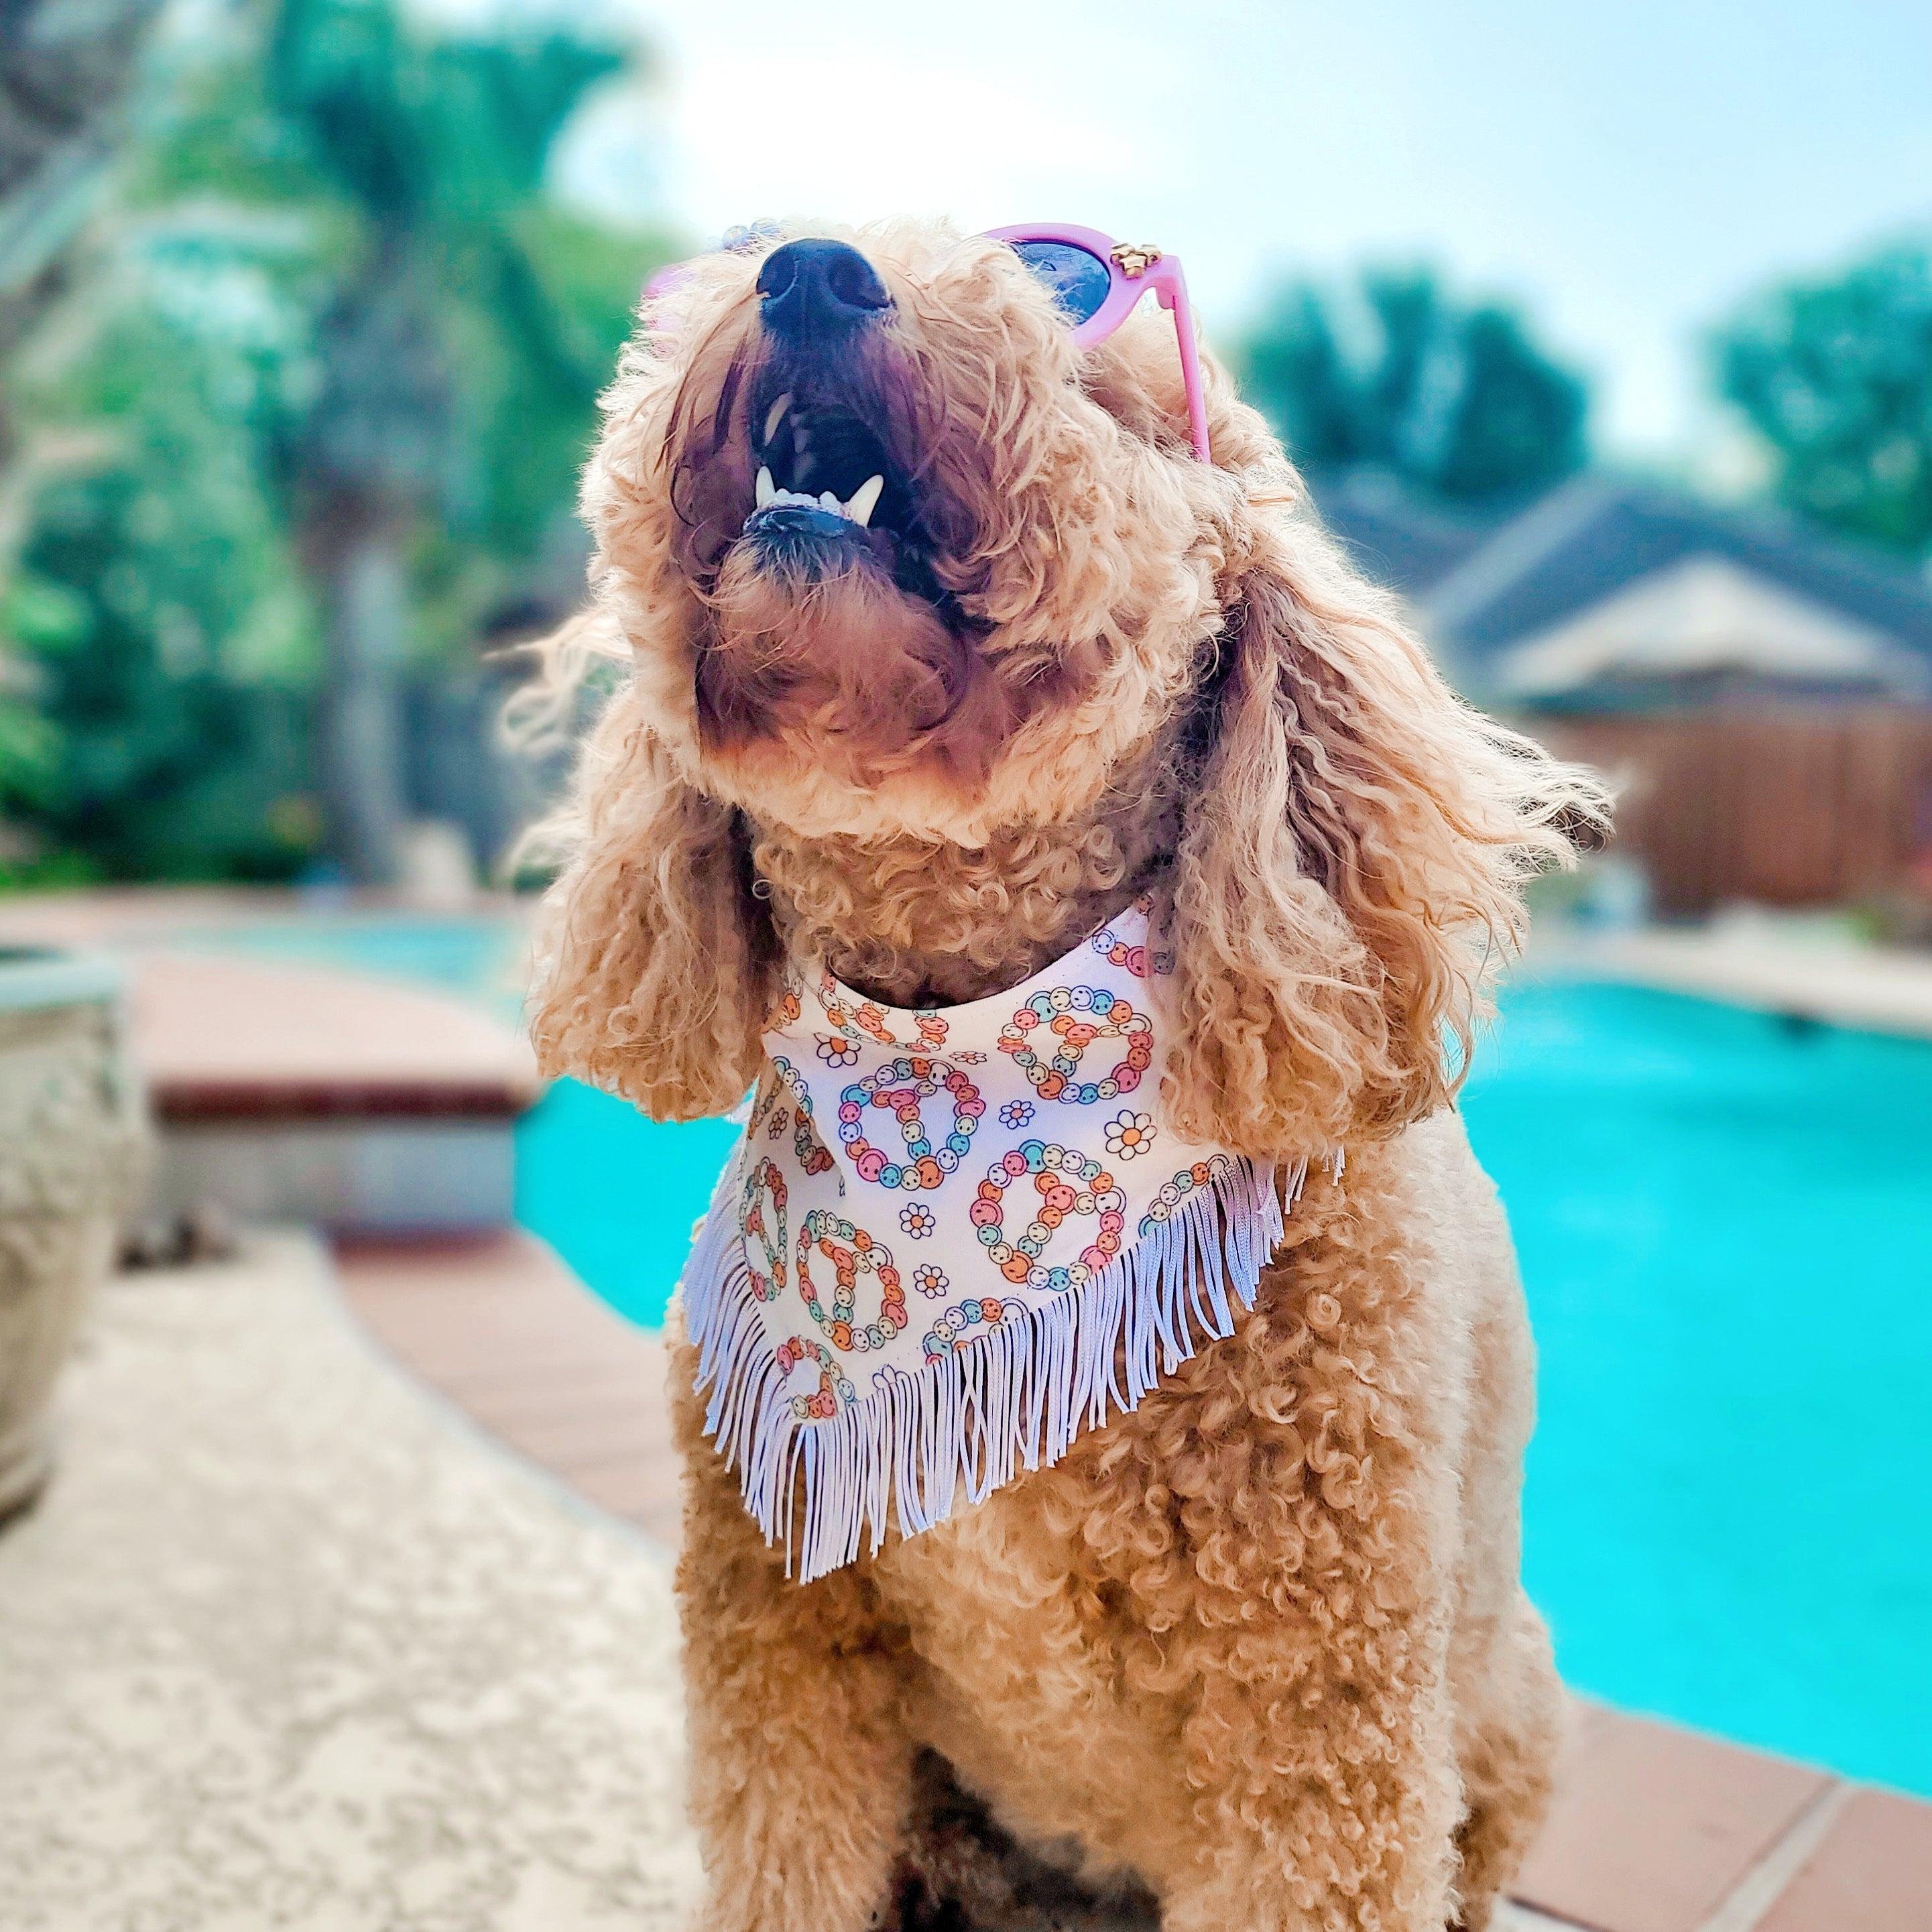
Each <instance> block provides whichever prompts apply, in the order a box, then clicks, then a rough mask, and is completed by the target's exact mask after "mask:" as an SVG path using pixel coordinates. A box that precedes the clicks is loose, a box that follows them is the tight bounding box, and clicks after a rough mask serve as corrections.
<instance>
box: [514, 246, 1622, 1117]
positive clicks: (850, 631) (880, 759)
mask: <svg viewBox="0 0 1932 1932" xmlns="http://www.w3.org/2000/svg"><path fill="white" fill-rule="evenodd" d="M1205 368H1206V372H1207V373H1206V377H1205V401H1206V406H1207V414H1208V430H1209V439H1210V445H1211V450H1212V453H1213V458H1214V460H1213V461H1212V463H1204V462H1202V461H1201V460H1199V459H1198V458H1197V457H1196V455H1195V453H1194V451H1193V446H1192V443H1191V441H1190V425H1189V416H1188V410H1187V392H1186V389H1185V386H1184V380H1183V375H1182V371H1181V363H1180V359H1179V357H1178V354H1177V345H1176V338H1175V332H1174V329H1173V328H1172V326H1171V325H1169V323H1166V321H1165V320H1163V318H1161V317H1160V316H1159V315H1158V314H1150V313H1146V312H1143V313H1142V314H1138V315H1136V316H1135V317H1133V318H1132V319H1130V320H1129V321H1128V322H1127V323H1126V324H1125V326H1123V327H1121V329H1119V330H1118V331H1117V332H1115V334H1113V335H1112V336H1111V337H1109V339H1108V340H1107V341H1106V342H1105V344H1103V345H1102V346H1101V347H1100V348H1099V349H1098V350H1093V351H1089V352H1087V353H1082V350H1079V348H1078V347H1076V344H1074V342H1073V339H1072V337H1071V333H1070V329H1069V326H1068V321H1067V315H1066V314H1065V312H1064V310H1063V309H1062V308H1061V305H1059V303H1058V302H1057V300H1056V299H1055V295H1054V293H1052V292H1051V291H1050V290H1049V288H1048V287H1046V286H1043V284H1042V283H1041V282H1040V281H1037V280H1036V279H1035V278H1034V275H1032V274H1031V273H1029V272H1028V269H1027V268H1026V267H1025V266H1023V265H1022V262H1021V260H1020V259H1019V257H1018V256H1017V255H1016V254H1015V252H1014V251H1013V250H1012V249H1010V248H1007V246H1006V245H1004V244H1003V243H1001V242H998V241H995V240H992V239H986V238H977V239H966V238H962V237H961V236H958V235H956V234H955V233H953V232H951V231H950V230H948V229H944V228H942V227H940V226H936V225H934V224H912V223H895V224H891V225H889V226H881V227H880V228H877V229H866V230H864V231H860V232H857V233H848V234H836V235H835V234H832V233H810V234H794V235H793V236H790V237H789V238H788V239H787V238H783V237H780V236H775V235H774V236H772V237H770V238H769V239H767V240H766V241H764V242H762V243H760V244H759V245H754V246H753V247H751V248H746V249H744V250H741V251H721V252H719V253H718V254H714V255H712V256H709V257H703V258H701V259H700V260H698V261H697V262H696V263H693V264H691V265H690V266H689V267H688V269H686V270H685V271H684V272H682V275H680V277H679V279H678V280H677V281H676V284H675V286H673V287H672V288H670V290H667V292H665V293H664V294H663V295H662V296H660V297H659V298H658V299H656V300H655V302H652V303H649V304H647V305H646V317H645V319H644V326H643V329H641V330H640V334H639V335H638V337H637V339H636V340H635V341H634V342H633V344H631V347H630V348H629V349H628V350H627V351H626V353H625V358H624V361H623V363H622V367H621V368H620V371H619V376H618V379H617V380H616V383H615V384H614V385H613V387H612V389H611V390H610V392H609V394H608V395H607V398H606V399H605V423H604V434H603V437H602V439H601V442H600V444H599V446H598V451H597V453H596V455H595V458H594V459H593V460H592V463H591V466H590V469H589V473H588V477H587V479H586V485H585V490H584V505H585V510H586V516H587V517H588V519H589V522H590V524H591V526H592V530H593V532H594V534H595V538H596V541H597V554H596V559H595V564H594V565H593V569H592V578H593V583H594V585H595V592H596V606H595V610H594V612H593V613H592V616H591V618H590V619H589V620H588V623H587V627H586V628H587V629H588V630H589V631H592V632H594V633H595V634H598V635H601V637H602V638H603V640H604V641H605V643H606V644H607V646H614V647H615V648H616V649H617V650H618V651H619V652H621V654H622V656H623V657H624V658H625V660H626V661H627V662H628V667H629V676H628V680H627V681H626V682H625V684H624V685H623V687H622V688H621V689H620V691H619V693H618V694H617V695H616V697H615V698H614V699H613V701H612V703H611V704H610V707H609V708H608V709H607V712H606V713H605V715H604V718H603V720H602V721H601V724H600V726H599V727H598V731H597V733H595V736H594V737H593V739H592V742H591V744H590V745H589V748H587V751H586V757H585V759H584V761H583V767H582V772H581V775H580V785H579V793H578V798H577V806H576V826H575V829H576V833H577V850H576V853H575V856H574V859H573V862H572V863H571V867H570V869H569V870H568V871H567V872H566V874H565V876H564V877H563V878H562V880H560V881H559V886H558V887H557V888H556V892H555V895H554V896H553V910H554V913H555V918H554V919H553V925H552V937H551V941H550V948H549V951H550V957H549V959H548V962H547V969H546V976H545V984H544V988H543V991H542V995H541V1003H540V1005H539V1007H538V1012H537V1016H536V1028H535V1031H536V1034H537V1037H538V1043H539V1045H540V1046H541V1048H542V1049H543V1050H544V1054H545V1056H546V1058H547V1062H548V1064H550V1065H551V1066H552V1067H556V1068H558V1069H562V1068H566V1067H568V1068H569V1069H571V1070H577V1071H582V1072H586V1073H589V1074H590V1075H591V1076H592V1077H595V1078H596V1079H599V1080H601V1082H604V1084H606V1085H615V1086H616V1087H618V1088H620V1089H621V1090H622V1091H625V1092H627V1093H628V1094H631V1095H632V1096H633V1097H634V1098H637V1100H640V1102H641V1103H643V1104H644V1105H645V1106H646V1107H647V1108H649V1109H650V1110H651V1111H652V1112H657V1113H660V1114H664V1115H677V1116H682V1115H689V1114H693V1113H702V1112H715V1111H721V1109H723V1108H724V1107H725V1106H729V1105H730V1104H731V1103H732V1102H733V1100H735V1099H736V1097H737V1096H738V1095H739V1094H741V1093H742V1091H744V1089H745V1087H746V1086H747V1085H748V1084H749V1082H750V1081H751V1079H752V1077H753V1076H754V1073H755V1071H756V1069H757V1064H758V1058H759V1048H758V1034H759V1030H760V1022H761V1020H762V1018H763V1015H764V1013H765V1012H766V1010H767V1007H768V1005H769V998H770V995H771V994H772V990H773V977H774V968H775V952H776V946H775V938H774V936H773V935H772V931H771V928H770V925H769V919H768V916H767V915H766V910H765V908H764V907H763V904H762V903H761V901H760V898H759V896H758V893H759V890H760V888H759V885H758V882H757V880H755V878H754V877H752V876H751V867H750V863H749V858H748V844H747V841H746V838H745V830H744V818H745V815H746V814H749V815H750V816H751V817H754V818H756V819H758V820H763V821H765V822H766V823H777V824H779V825H782V826H784V827H786V828H787V829H788V830H789V831H790V832H792V833H793V834H795V835H799V836H802V837H806V838H829V837H834V836H837V837H841V838H852V837H855V836H856V837H857V838H874V839H879V840H884V841H890V840H893V839H902V838H924V839H936V840H942V841H950V842H952V843H954V844H961V845H968V846H973V845H978V844H983V843H984V842H985V841H986V840H987V839H988V838H989V836H991V835H992V834H994V833H995V832H999V831H1001V830H1003V829H1009V828H1012V827H1014V826H1022V825H1026V824H1039V823H1068V822H1073V821H1075V820H1079V818H1080V817H1082V815H1083V814H1091V813H1093V812H1094V811H1095V809H1096V808H1097V805H1099V804H1100V802H1101V801H1102V800H1103V798H1105V797H1106V796H1107V795H1108V793H1109V787H1115V788H1116V789H1117V790H1118V787H1121V785H1122V784H1131V783H1134V782H1137V781H1145V780H1144V779H1139V780H1137V779H1136V776H1135V775H1136V773H1144V772H1145V771H1146V770H1147V769H1149V767H1150V766H1151V765H1152V764H1157V763H1159V762H1160V755H1165V754H1166V753H1167V752H1171V751H1172V749H1173V748H1174V747H1175V745H1177V744H1178V742H1180V741H1181V740H1183V739H1184V740H1185V741H1186V743H1187V745H1188V746H1189V747H1190V748H1191V750H1190V754H1189V755H1190V756H1191V757H1193V759H1194V760H1195V769H1194V772H1193V785H1192V787H1191V791H1192V796H1191V799H1190V802H1189V803H1188V805H1187V808H1186V811H1185V822H1184V826H1183V827H1182V829H1181V833H1180V835H1179V837H1178V841H1177V845H1176V850H1175V852H1174V853H1173V854H1172V858H1173V861H1174V863H1173V865H1172V868H1171V874H1170V877H1171V881H1172V906H1171V907H1170V908H1169V911H1168V918H1169V925H1170V929H1171V931H1172V937H1173V941H1174V944H1175V950H1176V953H1177V955H1178V961H1179V965H1178V971H1177V973H1176V974H1175V983H1174V987H1173V992H1172V998H1173V1000H1174V1002H1175V1025H1174V1028H1173V1032H1172V1043H1171V1046H1170V1055H1169V1068H1170V1074H1169V1091H1168V1092H1167V1093H1166V1096H1165V1099H1166V1104H1167V1106H1168V1108H1169V1112H1170V1115H1171V1116H1172V1118H1174V1120H1175V1124H1176V1126H1177V1127H1179V1128H1181V1130H1183V1131H1187V1132H1192V1133H1196V1134H1199V1135H1200V1136H1202V1138H1205V1139H1214V1140H1217V1141H1218V1142H1220V1144H1221V1145H1226V1146H1229V1147H1232V1148H1242V1149H1244V1150H1249V1151H1256V1152H1257V1153H1265V1154H1283V1153H1286V1152H1290V1151H1295V1152H1307V1151H1310V1149H1311V1148H1316V1147H1319V1146H1323V1145H1330V1144H1332V1143H1333V1142H1336V1141H1338V1140H1340V1139H1343V1138H1346V1137H1348V1136H1351V1135H1359V1134H1360V1133H1364V1132H1368V1131H1375V1130H1379V1129H1381V1128H1383V1127H1386V1126H1388V1125H1389V1124H1394V1123H1396V1122H1397V1121H1400V1120H1403V1119H1406V1118H1413V1117H1414V1116H1415V1115H1417V1114H1418V1113H1420V1112H1424V1111H1426V1110H1427V1108H1428V1107H1430V1106H1433V1105H1434V1104H1436V1102H1437V1101H1439V1100H1440V1098H1441V1097H1442V1094H1443V1093H1444V1091H1445V1076H1444V1073H1443V1071H1442V1040H1441V1033H1442V1027H1443V1025H1444V1024H1445V1022H1448V1023H1450V1024H1452V1025H1467V1023H1468V1019H1469V1015H1470V1013H1471V1012H1472V1010H1473V1006H1474V1003H1475V998H1476V996H1477V995H1476V989H1477V987H1478V983H1479V981H1480V979H1481V954H1482V953H1483V952H1484V949H1485V948H1486V947H1488V946H1489V944H1490V941H1493V940H1495V939H1497V938H1503V939H1507V938H1509V937H1511V936H1512V935H1514V931H1515V928H1516V921H1517V906H1516V889H1517V884H1518V883H1519V881H1520V878H1521V877H1522V876H1523V874H1524V873H1525V872H1526V871H1528V870H1530V869H1533V868H1534V867H1535V865H1536V864H1537V863H1538V862H1543V861H1545V860H1547V859H1548V858H1549V857H1550V856H1553V854H1555V853H1557V852H1558V851H1559V849H1560V848H1562V845H1563V841H1562V838H1561V836H1560V835H1559V832H1558V831H1556V830H1555V829H1553V825H1554V824H1555V823H1556V821H1557V820H1559V818H1560V817H1563V816H1564V815H1565V814H1568V816H1569V817H1571V818H1572V819H1576V818H1579V817H1580V818H1584V819H1590V820H1594V818H1595V817H1596V815H1597V814H1598V810H1599V808H1600V801H1598V799H1597V798H1596V796H1595V794H1594V793H1592V792H1591V791H1590V790H1589V787H1587V786H1586V785H1585V784H1583V783H1582V781H1580V780H1578V779H1577V778H1576V776H1575V775H1574V774H1570V773H1567V772H1563V771H1562V769H1560V768H1558V767H1555V766H1552V765H1551V764H1550V763H1549V761H1548V760H1547V759H1545V758H1544V757H1543V756H1542V754H1541V753H1539V752H1537V751H1535V748H1533V747H1531V746H1529V745H1527V744H1526V742H1524V741H1523V740H1521V739H1517V738H1514V737H1513V736H1511V734H1508V733H1505V732H1502V731H1500V730H1499V729H1498V728H1497V727H1494V726H1493V725H1490V724H1487V721H1483V720H1481V719H1479V718H1477V717H1476V716H1475V714H1473V713H1472V712H1468V711H1466V710H1465V709H1463V707H1461V706H1460V705H1459V704H1458V703H1457V700H1455V699H1454V697H1452V696H1451V694H1449V693H1448V691H1446V689H1445V688H1444V687H1443V686H1442V684H1441V682H1440V681H1439V679H1437V677H1436V674H1435V673H1434V672H1433V670H1432V669H1431V668H1430V666H1429V664H1428V663H1427V659H1426V658H1424V655H1423V654H1422V653H1421V651H1420V650H1419V649H1418V647H1417V646H1415V644H1414V643H1412V641H1411V640H1409V638H1408V637H1407V636H1406V634H1404V633H1403V631H1402V630H1401V628H1400V625H1399V623H1398V622H1397V619H1396V616H1395V613H1394V609H1393V607H1392V606H1391V604H1390V603H1389V601H1388V599H1387V598H1384V597H1382V595H1379V593H1377V592H1374V591H1373V590H1371V589H1369V588H1368V587H1367V586H1365V585H1364V584H1363V583H1361V581H1360V580H1358V579H1357V578H1355V577H1354V576H1353V575H1352V573H1350V572H1349V570H1348V569H1347V568H1346V565H1344V564H1343V563H1342V562H1341V561H1340V559H1339V558H1338V556H1337V553H1336V552H1335V551H1334V548H1333V547H1332V545H1331V544H1329V543H1328V541H1327V540H1326V538H1325V537H1324V536H1323V535H1322V532H1321V530H1320V529H1319V525H1318V524H1317V523H1316V522H1315V521H1314V520H1313V517H1310V515H1309V514H1307V512H1306V511H1305V510H1304V509H1302V508H1301V507H1300V505H1299V503H1298V496H1299V492H1298V487H1297V485H1296V483H1295V478H1294V475H1293V472H1292V470H1291V469H1289V466H1288V464H1287V462H1286V458H1284V456H1283V453H1282V452H1281V450H1280V446H1279V445H1278V444H1277V443H1276V442H1275V441H1274V439H1273V437H1271V435H1270V434H1269V433H1268V431H1267V428H1266V427H1265V425H1264V424H1263V422H1262V420H1261V419H1260V418H1259V416H1257V415H1256V413H1254V412H1253V410H1250V409H1249V408H1247V407H1246V406H1245V405H1244V404H1241V402H1240V401H1238V399H1237V398H1235V395H1234V394H1233V393H1232V388H1231V386H1230V385H1229V383H1227V381H1226V379H1225V377H1223V375H1222V374H1221V373H1220V371H1219V369H1218V368H1217V367H1216V365H1214V363H1213V362H1212V361H1211V359H1205ZM1163 748H1166V749H1165V751H1163ZM1150 754H1157V755H1154V756H1151V755H1150Z"/></svg>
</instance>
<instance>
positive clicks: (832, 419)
mask: <svg viewBox="0 0 1932 1932" xmlns="http://www.w3.org/2000/svg"><path fill="white" fill-rule="evenodd" d="M751 460H752V464H753V466H754V471H755V478H754V483H753V486H752V502H751V506H750V509H749V511H748V514H747V515H746V517H745V520H744V523H743V526H742V530H741V532H740V534H741V535H742V537H743V538H745V540H747V541H749V542H750V543H751V544H753V545H754V547H755V548H756V549H757V552H758V553H759V555H760V559H761V561H762V562H764V563H765V564H766V565H767V566H768V567H775V568H778V569H779V570H781V571H784V572H785V573H787V574H800V575H806V576H817V575H820V574H826V573H827V572H829V571H832V570H834V569H836V568H840V567H841V566H842V565H844V564H846V563H847V562H850V561H851V560H853V559H854V557H855V556H857V555H868V556H871V558H872V559H873V560H874V562H877V565H879V566H880V568H882V569H883V571H884V572H885V573H886V575H887V576H889V577H892V579H893V580H895V581H896V582H898V583H901V585H902V586H903V587H904V588H906V589H923V588H924V585H923V583H922V577H923V568H922V551H923V548H924V546H923V544H922V541H920V533H919V516H918V509H917V505H916V502H915V501H914V499H913V492H912V489H911V487H910V484H909V482H908V481H907V478H906V477H905V475H904V472H903V471H902V470H901V468H900V467H899V466H898V463H895V461H894V460H893V458H892V453H891V452H890V451H889V449H887V448H886V443H885V441H884V440H883V437H881V436H880V434H879V433H878V431H876V430H875V429H874V428H872V426H871V425H870V424H869V423H868V422H866V421H865V419H864V418H863V417H862V416H860V415H859V413H858V412H857V411H856V410H854V409H853V407H852V406H851V405H850V404H849V403H847V402H846V401H842V400H841V401H829V400H823V399H817V398H811V397H809V396H808V395H805V394H804V393H802V392H801V391H800V390H799V389H797V388H796V387H793V388H787V389H781V390H779V391H778V393H777V394H775V395H772V396H771V397H769V398H764V397H760V398H757V400H756V401H755V402H754V405H753V408H752V410H751Z"/></svg>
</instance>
